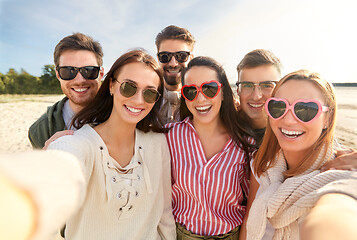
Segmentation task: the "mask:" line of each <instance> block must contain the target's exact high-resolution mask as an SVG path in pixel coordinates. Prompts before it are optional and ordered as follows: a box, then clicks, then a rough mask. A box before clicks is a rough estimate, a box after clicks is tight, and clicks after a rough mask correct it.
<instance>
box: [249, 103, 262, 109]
mask: <svg viewBox="0 0 357 240" xmlns="http://www.w3.org/2000/svg"><path fill="white" fill-rule="evenodd" d="M248 105H249V106H250V107H252V108H261V107H263V106H264V103H248Z"/></svg>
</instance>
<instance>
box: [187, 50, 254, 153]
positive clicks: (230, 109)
mask: <svg viewBox="0 0 357 240" xmlns="http://www.w3.org/2000/svg"><path fill="white" fill-rule="evenodd" d="M195 66H202V67H208V68H211V69H213V70H214V71H215V72H216V74H217V78H218V81H219V82H220V83H221V84H222V88H221V91H223V100H222V105H221V108H220V110H219V117H220V119H221V121H222V123H223V125H224V127H225V128H226V129H227V131H228V132H229V135H230V136H231V137H232V139H233V141H235V143H236V144H237V145H238V146H240V147H241V148H243V150H244V151H245V153H246V154H247V156H248V153H249V152H250V151H251V147H252V145H251V144H250V143H249V142H248V139H247V136H254V133H253V132H252V129H251V128H250V127H249V124H248V123H247V122H246V121H245V120H244V119H242V118H241V117H240V116H239V115H238V111H237V108H236V106H235V104H234V95H233V92H232V88H231V86H230V85H229V82H228V79H227V75H226V72H225V71H224V69H223V67H222V65H221V64H219V63H218V62H217V61H215V60H214V59H212V58H209V57H195V58H193V59H192V60H191V61H190V62H189V64H188V66H187V68H186V69H185V70H184V71H183V73H182V85H184V84H185V74H186V73H187V72H188V71H189V70H190V69H191V68H192V67H195ZM180 101H181V104H180V118H181V120H183V119H185V118H186V117H192V116H193V115H192V113H191V112H190V111H189V110H188V108H187V105H186V101H185V99H184V98H183V97H182V96H181V99H180Z"/></svg>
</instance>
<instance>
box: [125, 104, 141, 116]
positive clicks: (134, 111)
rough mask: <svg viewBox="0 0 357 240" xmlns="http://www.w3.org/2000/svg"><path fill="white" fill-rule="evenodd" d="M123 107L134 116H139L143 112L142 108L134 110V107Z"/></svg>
mask: <svg viewBox="0 0 357 240" xmlns="http://www.w3.org/2000/svg"><path fill="white" fill-rule="evenodd" d="M124 106H125V108H126V109H127V110H128V111H129V112H131V113H134V114H139V113H140V112H141V111H143V110H144V109H142V108H134V107H129V106H127V105H124Z"/></svg>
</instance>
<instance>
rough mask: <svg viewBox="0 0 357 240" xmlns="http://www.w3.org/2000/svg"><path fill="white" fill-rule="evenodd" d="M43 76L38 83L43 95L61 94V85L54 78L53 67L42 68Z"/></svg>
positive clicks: (54, 71)
mask: <svg viewBox="0 0 357 240" xmlns="http://www.w3.org/2000/svg"><path fill="white" fill-rule="evenodd" d="M42 72H43V74H42V75H41V77H40V83H41V85H42V89H43V91H44V93H52V94H61V93H62V90H61V85H60V83H59V81H58V80H57V77H56V70H55V66H54V65H50V64H48V65H45V66H43V68H42Z"/></svg>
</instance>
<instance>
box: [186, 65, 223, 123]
mask: <svg viewBox="0 0 357 240" xmlns="http://www.w3.org/2000/svg"><path fill="white" fill-rule="evenodd" d="M212 80H216V81H217V82H219V80H218V76H217V73H216V71H215V70H213V69H212V68H209V67H206V66H194V67H192V68H190V69H189V70H188V71H187V72H186V74H185V79H184V85H192V84H193V85H196V86H197V87H198V88H199V87H200V86H201V85H202V83H204V82H210V81H212ZM222 100H223V94H222V91H221V90H220V92H219V93H218V94H217V96H215V97H214V98H207V97H206V96H204V95H203V94H202V93H201V92H200V91H199V92H198V96H197V97H196V99H195V100H193V101H188V100H185V101H186V105H187V108H188V110H189V111H190V112H191V113H192V115H193V122H200V123H211V122H212V121H216V120H219V111H220V108H221V104H222Z"/></svg>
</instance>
